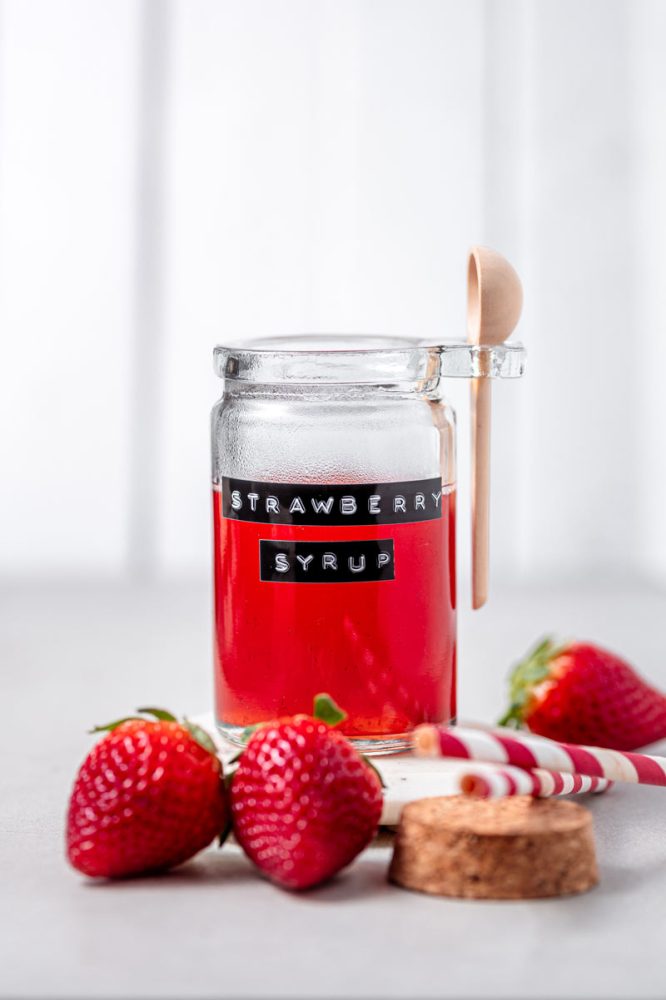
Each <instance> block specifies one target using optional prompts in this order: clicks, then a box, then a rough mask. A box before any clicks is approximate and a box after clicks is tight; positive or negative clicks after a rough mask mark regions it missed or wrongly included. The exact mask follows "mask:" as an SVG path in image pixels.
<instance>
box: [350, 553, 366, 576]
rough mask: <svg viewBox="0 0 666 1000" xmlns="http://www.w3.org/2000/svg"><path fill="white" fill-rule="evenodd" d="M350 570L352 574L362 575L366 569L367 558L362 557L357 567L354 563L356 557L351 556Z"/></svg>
mask: <svg viewBox="0 0 666 1000" xmlns="http://www.w3.org/2000/svg"><path fill="white" fill-rule="evenodd" d="M349 569H350V570H351V571H352V573H362V572H363V570H364V569H365V556H361V557H360V559H359V561H358V565H356V563H355V562H354V557H353V556H350V557H349Z"/></svg>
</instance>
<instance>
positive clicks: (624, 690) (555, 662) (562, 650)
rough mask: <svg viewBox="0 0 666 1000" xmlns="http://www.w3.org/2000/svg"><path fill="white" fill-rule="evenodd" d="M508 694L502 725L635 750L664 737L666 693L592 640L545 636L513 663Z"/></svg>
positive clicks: (556, 738)
mask: <svg viewBox="0 0 666 1000" xmlns="http://www.w3.org/2000/svg"><path fill="white" fill-rule="evenodd" d="M510 699H511V705H510V708H509V710H508V712H507V713H506V715H505V716H504V718H503V719H502V720H501V721H500V724H501V725H509V726H514V727H516V728H518V727H520V726H522V725H526V726H528V727H529V728H530V729H531V730H532V732H534V733H538V734H539V735H540V736H548V737H549V738H550V739H553V740H559V741H560V742H565V743H583V744H588V745H592V746H603V747H610V748H611V749H613V750H635V749H636V748H637V747H642V746H645V745H646V744H648V743H654V742H655V741H656V740H660V739H664V738H665V737H666V696H664V695H663V694H661V692H660V691H657V690H656V689H655V688H653V687H650V685H649V684H646V682H645V681H644V680H643V679H642V678H641V677H639V676H638V674H637V673H636V672H635V671H634V670H633V668H632V667H630V666H629V664H628V663H626V662H625V661H624V660H621V659H620V658H619V657H618V656H615V655H614V654H613V653H609V652H608V651H607V650H605V649H601V648H600V647H599V646H595V645H593V644H592V643H582V642H576V643H570V644H567V645H562V646H556V645H555V644H554V643H553V641H552V640H551V639H544V640H543V641H542V642H540V643H539V645H538V646H536V647H535V648H534V649H533V650H532V651H531V653H529V654H528V656H527V657H526V659H525V660H523V661H522V663H519V664H518V666H517V667H515V669H514V671H513V673H512V675H511V680H510Z"/></svg>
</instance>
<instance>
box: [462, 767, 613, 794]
mask: <svg viewBox="0 0 666 1000" xmlns="http://www.w3.org/2000/svg"><path fill="white" fill-rule="evenodd" d="M458 780H459V785H460V791H461V792H462V794H463V795H469V796H472V797H475V798H480V799H499V798H505V797H506V796H507V795H533V796H534V797H535V798H540V799H548V798H552V797H553V796H557V795H582V794H584V793H585V792H593V793H594V794H598V793H600V792H605V791H606V789H607V788H610V786H611V784H612V782H610V781H607V780H606V778H594V777H590V776H589V775H587V774H564V773H563V772H562V771H546V770H544V769H543V768H536V769H535V770H534V771H523V770H522V768H520V767H512V766H511V765H510V764H507V765H505V766H504V767H498V768H493V769H492V770H490V769H486V768H484V769H483V770H482V769H481V768H474V766H473V765H470V767H469V770H465V771H464V772H463V773H462V774H461V775H460V778H459V779H458Z"/></svg>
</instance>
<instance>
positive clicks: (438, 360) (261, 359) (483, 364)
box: [213, 333, 525, 391]
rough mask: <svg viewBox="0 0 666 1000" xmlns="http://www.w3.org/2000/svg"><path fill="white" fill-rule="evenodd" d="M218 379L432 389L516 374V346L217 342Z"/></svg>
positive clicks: (373, 338)
mask: <svg viewBox="0 0 666 1000" xmlns="http://www.w3.org/2000/svg"><path fill="white" fill-rule="evenodd" d="M213 354H214V364H215V371H216V373H217V374H218V375H219V376H220V378H224V379H229V380H232V381H237V382H249V383H254V384H259V385H282V384H291V385H379V386H386V387H394V386H398V387H400V386H403V385H404V386H409V387H412V388H418V389H419V390H421V391H431V390H433V389H435V388H436V387H437V385H438V384H439V380H440V378H442V377H445V378H518V377H520V376H521V375H522V374H523V368H524V359H525V351H524V349H523V347H522V345H521V344H517V343H515V344H501V345H499V346H498V347H480V346H478V345H475V344H469V343H467V342H466V341H464V340H459V341H456V340H451V341H442V342H441V343H437V344H431V343H428V342H427V341H425V340H421V339H419V338H417V337H398V336H385V335H382V334H324V333H321V334H319V333H312V334H307V333H304V334H294V335H285V336H273V337H257V338H252V339H248V340H246V341H239V342H237V343H235V344H226V345H225V344H220V345H218V346H217V347H216V348H215V350H214V352H213Z"/></svg>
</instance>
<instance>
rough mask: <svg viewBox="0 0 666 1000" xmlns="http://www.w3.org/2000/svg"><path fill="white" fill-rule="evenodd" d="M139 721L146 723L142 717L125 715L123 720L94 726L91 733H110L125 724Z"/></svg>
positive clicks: (90, 730)
mask: <svg viewBox="0 0 666 1000" xmlns="http://www.w3.org/2000/svg"><path fill="white" fill-rule="evenodd" d="M136 720H138V721H139V722H142V721H144V720H143V719H142V718H141V716H140V715H125V716H124V717H123V718H122V719H115V721H114V722H107V723H106V725H105V726H93V727H92V729H89V730H88V732H89V733H110V732H112V731H113V730H114V729H117V728H118V726H122V724H123V722H134V721H136Z"/></svg>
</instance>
